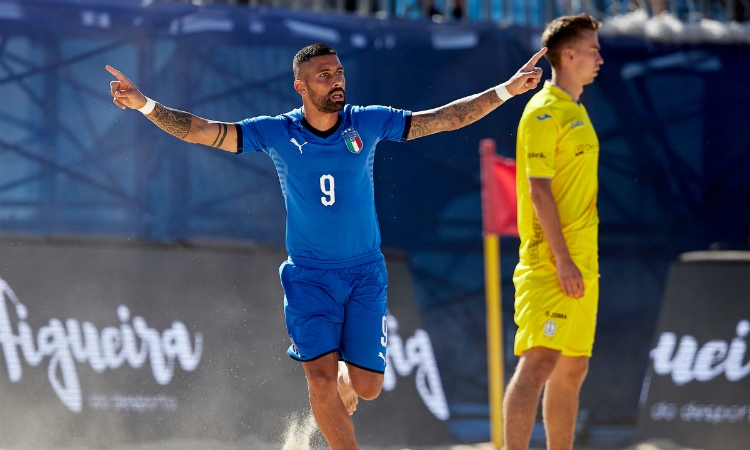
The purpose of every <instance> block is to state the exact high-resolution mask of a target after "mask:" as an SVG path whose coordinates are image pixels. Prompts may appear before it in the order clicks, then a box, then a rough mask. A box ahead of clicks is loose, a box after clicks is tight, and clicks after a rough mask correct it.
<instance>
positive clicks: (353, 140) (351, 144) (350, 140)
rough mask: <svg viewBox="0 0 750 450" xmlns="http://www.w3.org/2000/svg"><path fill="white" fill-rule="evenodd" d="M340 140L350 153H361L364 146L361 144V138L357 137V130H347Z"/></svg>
mask: <svg viewBox="0 0 750 450" xmlns="http://www.w3.org/2000/svg"><path fill="white" fill-rule="evenodd" d="M341 138H342V139H343V140H344V143H345V144H346V148H348V149H349V151H350V152H352V153H354V154H357V153H359V152H361V151H362V148H364V144H363V143H362V138H361V137H360V136H359V133H357V130H355V129H354V128H347V129H346V130H344V132H343V133H342V135H341Z"/></svg>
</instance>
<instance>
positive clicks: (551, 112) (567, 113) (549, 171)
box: [516, 81, 599, 266]
mask: <svg viewBox="0 0 750 450" xmlns="http://www.w3.org/2000/svg"><path fill="white" fill-rule="evenodd" d="M598 164H599V139H598V138H597V136H596V132H595V131H594V127H593V126H592V124H591V120H590V119H589V115H588V113H587V112H586V108H585V107H584V106H583V105H581V104H580V103H576V102H574V101H573V100H572V99H571V97H570V95H569V94H568V93H566V92H565V91H564V90H562V89H560V88H559V87H557V86H555V85H554V84H552V83H551V82H550V81H547V82H546V83H545V84H544V87H543V88H542V89H541V90H540V91H539V92H538V93H536V94H535V95H534V96H533V97H532V98H531V100H529V102H528V103H527V104H526V108H525V109H524V111H523V115H522V116H521V121H520V123H519V125H518V137H517V143H516V188H517V192H518V233H519V236H520V238H521V246H520V248H519V259H520V261H519V262H520V264H522V265H525V266H533V265H536V264H538V263H539V262H540V261H545V260H551V259H553V255H552V251H551V250H550V247H549V243H548V242H547V239H546V238H545V236H544V233H543V232H542V227H541V225H540V223H539V219H538V218H537V216H536V213H535V211H534V205H533V203H532V202H531V196H530V195H529V180H528V179H529V178H549V179H551V180H552V194H553V195H554V197H555V202H556V204H557V211H558V214H559V216H560V223H561V225H562V232H563V236H564V237H565V242H566V243H567V245H568V250H569V251H570V253H571V254H580V253H598V225H599V214H598V211H597V208H596V198H597V192H598V189H599V184H598V178H597V169H598Z"/></svg>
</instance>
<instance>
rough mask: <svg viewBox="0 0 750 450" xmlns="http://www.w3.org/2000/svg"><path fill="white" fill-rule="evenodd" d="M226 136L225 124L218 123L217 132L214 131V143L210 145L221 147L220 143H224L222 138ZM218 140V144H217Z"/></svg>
mask: <svg viewBox="0 0 750 450" xmlns="http://www.w3.org/2000/svg"><path fill="white" fill-rule="evenodd" d="M225 137H227V124H225V123H220V124H219V132H218V133H216V139H214V143H213V144H211V147H216V148H219V147H221V144H223V143H224V138H225ZM217 142H218V144H217Z"/></svg>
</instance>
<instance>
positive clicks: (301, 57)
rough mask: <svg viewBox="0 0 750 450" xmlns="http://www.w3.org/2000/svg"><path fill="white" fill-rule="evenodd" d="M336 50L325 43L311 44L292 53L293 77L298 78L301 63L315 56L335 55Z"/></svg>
mask: <svg viewBox="0 0 750 450" xmlns="http://www.w3.org/2000/svg"><path fill="white" fill-rule="evenodd" d="M335 54H336V50H334V49H333V48H331V47H330V46H328V45H326V44H312V45H308V46H307V47H305V48H303V49H302V50H300V51H298V52H297V54H296V55H294V60H293V61H292V71H293V72H294V79H295V80H297V79H299V69H300V65H301V64H302V63H305V62H307V61H309V60H311V59H312V58H315V57H316V56H326V55H335Z"/></svg>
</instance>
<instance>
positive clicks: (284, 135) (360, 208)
mask: <svg viewBox="0 0 750 450" xmlns="http://www.w3.org/2000/svg"><path fill="white" fill-rule="evenodd" d="M545 51H546V49H542V50H540V51H539V52H537V53H536V54H535V55H534V56H533V57H532V58H531V59H530V60H529V61H528V63H527V64H525V65H524V66H523V67H522V68H521V69H519V70H518V72H516V73H515V74H514V75H513V76H512V77H511V78H510V79H509V80H508V81H506V82H505V83H502V84H500V85H498V86H496V87H492V88H489V89H487V90H486V91H484V92H482V93H479V94H475V95H472V96H469V97H465V98H462V99H459V100H456V101H454V102H452V103H449V104H447V105H444V106H441V107H438V108H435V109H431V110H426V111H419V112H414V113H412V112H410V111H407V110H401V109H394V108H389V107H383V106H366V107H362V106H353V105H348V104H347V103H346V79H345V77H344V68H343V66H342V65H341V62H340V61H339V58H338V56H337V55H336V51H335V50H334V49H332V48H331V47H329V46H327V45H324V44H313V45H309V46H307V47H305V48H303V49H302V50H300V51H299V52H298V53H297V55H296V56H295V57H294V60H293V64H292V67H293V71H294V89H295V90H296V91H297V93H299V95H300V96H301V97H302V107H301V108H298V109H295V110H293V111H290V112H287V113H284V114H279V115H276V116H259V117H253V118H250V119H245V120H242V121H240V122H237V123H227V122H219V121H211V120H206V119H203V118H200V117H197V116H195V115H193V114H191V113H187V112H183V111H179V110H175V109H172V108H168V107H166V106H164V105H161V104H159V103H157V102H155V101H154V100H152V99H150V98H148V97H146V96H144V95H143V94H142V93H141V92H140V91H139V90H138V88H137V87H136V86H135V85H134V84H133V83H132V82H131V81H130V80H129V79H128V78H126V77H125V76H124V75H123V74H122V73H120V72H119V71H118V70H116V69H115V68H113V67H110V66H107V70H108V71H109V72H110V73H111V74H112V75H114V77H115V78H116V81H112V82H111V83H110V92H111V94H112V96H113V97H114V103H115V105H117V106H118V107H120V108H122V109H126V108H131V109H135V110H138V111H140V112H142V113H143V114H144V115H146V117H147V118H148V119H149V120H151V121H152V122H153V123H154V124H156V126H158V127H159V128H161V129H162V130H164V131H166V132H167V133H169V134H171V135H173V136H175V137H177V138H180V139H182V140H184V141H187V142H191V143H196V144H203V145H207V146H210V147H215V148H219V149H222V150H226V151H229V152H232V153H251V152H257V151H262V152H265V153H267V154H268V156H270V157H271V159H272V160H273V162H274V164H275V165H276V170H277V172H278V175H279V182H280V183H281V190H282V193H283V194H284V199H285V201H286V210H287V222H286V249H287V252H288V254H289V259H288V260H287V261H285V262H284V263H283V264H282V265H281V268H280V269H279V273H280V277H281V284H282V286H283V288H284V294H285V295H284V315H285V317H286V326H287V331H288V333H289V337H290V338H291V341H292V345H291V346H290V347H289V350H287V353H288V354H289V355H290V356H291V357H292V358H294V359H296V360H299V361H302V366H303V367H304V371H305V375H306V377H307V385H308V390H309V397H310V405H311V408H312V412H313V416H314V417H315V420H316V422H317V425H318V427H319V428H320V431H321V432H322V433H323V436H324V437H325V439H326V440H327V441H328V444H329V445H330V446H331V448H332V449H333V450H352V449H357V448H359V447H358V446H357V441H356V439H355V437H354V425H353V423H352V420H351V418H350V417H349V416H350V415H351V414H352V413H353V412H354V410H355V409H356V405H357V402H358V398H359V397H361V398H363V399H366V400H371V399H374V398H375V397H377V396H378V395H379V394H380V390H381V388H382V385H383V373H384V371H385V364H386V356H385V355H386V344H387V326H386V315H387V313H386V308H387V300H386V286H387V285H388V275H387V273H386V269H385V262H384V258H383V255H382V253H381V252H380V230H379V227H378V221H377V216H376V214H375V198H374V184H373V161H374V155H375V146H376V145H377V143H378V142H379V141H381V140H384V139H385V140H390V141H398V142H401V141H407V140H411V139H416V138H420V137H422V136H427V135H430V134H434V133H438V132H441V131H449V130H456V129H458V128H461V127H464V126H466V125H469V124H471V123H473V122H476V121H477V120H479V119H481V118H482V117H484V116H485V115H487V114H488V113H490V112H491V111H493V110H494V109H495V108H497V107H498V106H500V105H501V104H503V103H504V102H505V101H507V100H508V99H509V98H511V97H512V96H514V95H518V94H522V93H524V92H526V91H528V90H530V89H533V88H535V87H536V86H537V84H538V83H539V80H540V78H541V75H542V70H541V69H540V68H538V67H535V65H536V63H537V61H539V58H541V57H542V55H543V54H544V53H545Z"/></svg>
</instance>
